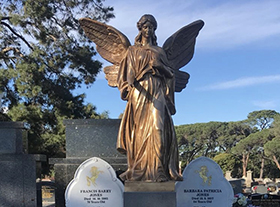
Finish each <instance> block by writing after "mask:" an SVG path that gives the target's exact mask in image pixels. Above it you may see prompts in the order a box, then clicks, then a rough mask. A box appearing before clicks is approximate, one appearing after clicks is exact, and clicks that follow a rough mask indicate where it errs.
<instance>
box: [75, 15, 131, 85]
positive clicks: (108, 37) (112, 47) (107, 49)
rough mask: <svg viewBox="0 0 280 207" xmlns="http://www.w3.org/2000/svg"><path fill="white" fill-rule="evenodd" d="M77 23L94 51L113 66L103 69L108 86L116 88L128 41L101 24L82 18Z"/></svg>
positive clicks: (123, 36) (120, 34)
mask: <svg viewBox="0 0 280 207" xmlns="http://www.w3.org/2000/svg"><path fill="white" fill-rule="evenodd" d="M79 22H80V25H81V27H82V28H83V30H84V31H85V34H86V36H87V37H88V38H89V39H90V40H92V41H93V42H94V43H95V44H96V50H97V52H98V53H99V54H100V56H101V57H103V58H104V59H105V60H107V61H109V62H110V63H113V64H114V65H113V66H108V67H105V68H104V72H105V74H106V76H105V77H106V79H107V80H108V84H109V85H110V86H112V87H116V86H117V82H116V74H117V73H118V69H119V67H118V66H119V64H120V62H121V60H122V59H123V58H124V56H125V54H126V51H127V49H128V47H129V46H130V45H131V44H130V42H129V40H128V39H127V37H126V36H125V35H124V34H123V33H121V32H120V31H118V30H117V29H116V28H114V27H112V26H109V25H106V24H103V23H101V22H98V21H95V20H92V19H89V18H82V19H80V20H79Z"/></svg>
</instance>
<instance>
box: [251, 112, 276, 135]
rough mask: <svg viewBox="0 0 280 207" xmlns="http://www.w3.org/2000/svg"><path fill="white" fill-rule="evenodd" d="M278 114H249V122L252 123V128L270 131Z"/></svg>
mask: <svg viewBox="0 0 280 207" xmlns="http://www.w3.org/2000/svg"><path fill="white" fill-rule="evenodd" d="M277 114H278V113H277V112H276V111H274V110H261V111H253V112H251V113H249V114H248V116H247V122H248V123H250V124H251V126H252V127H257V128H258V129H259V130H263V129H268V128H270V126H271V124H272V123H273V120H274V117H275V116H276V115H277Z"/></svg>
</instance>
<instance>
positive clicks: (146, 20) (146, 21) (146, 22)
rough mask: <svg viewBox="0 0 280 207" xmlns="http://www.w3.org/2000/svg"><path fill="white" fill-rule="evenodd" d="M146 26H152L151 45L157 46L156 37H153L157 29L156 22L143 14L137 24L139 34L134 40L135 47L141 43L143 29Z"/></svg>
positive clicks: (148, 15) (150, 16) (151, 17)
mask: <svg viewBox="0 0 280 207" xmlns="http://www.w3.org/2000/svg"><path fill="white" fill-rule="evenodd" d="M147 25H151V26H152V28H153V29H152V31H151V32H152V34H151V40H152V44H153V45H157V37H156V35H155V30H156V29H157V21H156V19H155V18H154V17H153V16H152V15H150V14H145V15H143V16H142V17H141V18H140V20H139V21H138V22H137V28H138V30H139V34H138V35H137V36H136V38H135V45H137V46H140V45H141V42H142V37H143V27H146V26H147Z"/></svg>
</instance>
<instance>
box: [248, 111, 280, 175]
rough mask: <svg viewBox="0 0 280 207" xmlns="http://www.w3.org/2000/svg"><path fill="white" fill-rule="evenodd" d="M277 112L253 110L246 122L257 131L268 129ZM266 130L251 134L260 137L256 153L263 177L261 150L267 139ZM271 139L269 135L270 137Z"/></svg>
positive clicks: (263, 161)
mask: <svg viewBox="0 0 280 207" xmlns="http://www.w3.org/2000/svg"><path fill="white" fill-rule="evenodd" d="M277 114H278V113H277V112H276V111H274V110H260V111H253V112H251V113H249V114H248V116H247V122H248V123H249V124H250V125H251V127H252V128H253V127H256V128H257V129H258V130H259V131H263V130H265V129H269V128H270V127H271V125H272V123H273V121H274V118H275V116H276V115H277ZM268 133H269V132H268V131H266V132H265V133H257V134H255V135H253V136H259V139H262V141H261V142H260V143H261V145H260V146H259V149H258V154H259V155H260V157H261V167H260V178H263V171H264V166H265V154H264V150H263V146H264V144H265V142H266V141H268V139H269V137H268V136H270V135H268ZM270 140H271V137H270Z"/></svg>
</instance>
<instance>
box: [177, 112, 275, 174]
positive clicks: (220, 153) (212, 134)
mask: <svg viewBox="0 0 280 207" xmlns="http://www.w3.org/2000/svg"><path fill="white" fill-rule="evenodd" d="M175 130H176V135H177V139H178V143H179V153H180V159H181V161H182V166H183V168H184V166H185V165H187V164H188V163H189V162H191V161H192V160H193V159H195V158H197V157H199V156H207V157H210V158H212V159H214V160H215V161H217V162H218V163H219V164H220V166H221V167H222V169H223V170H224V171H225V170H231V171H232V175H233V176H240V175H241V172H242V171H243V175H246V169H247V168H248V169H251V170H252V171H253V172H254V176H260V174H262V173H261V172H264V173H266V175H267V174H271V175H274V174H273V172H275V169H274V168H273V172H272V171H271V172H269V171H268V170H267V169H272V167H271V166H269V164H271V161H270V160H268V159H272V158H273V161H274V162H275V163H276V165H277V166H278V165H279V163H278V164H277V161H276V160H275V158H279V157H280V152H279V149H280V146H278V145H279V144H278V143H276V142H277V141H278V142H279V141H280V140H279V139H278V138H277V137H280V115H279V113H277V112H276V111H273V110H262V111H253V112H251V113H249V115H248V119H246V120H243V121H238V122H209V123H196V124H189V125H181V126H176V127H175ZM279 143H280V142H279ZM277 147H278V148H277ZM276 148H277V149H276ZM264 151H265V155H266V156H264ZM273 156H274V157H273ZM249 158H250V159H249ZM241 168H242V170H241ZM279 169H280V165H279Z"/></svg>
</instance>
